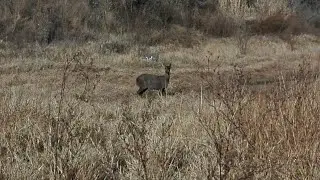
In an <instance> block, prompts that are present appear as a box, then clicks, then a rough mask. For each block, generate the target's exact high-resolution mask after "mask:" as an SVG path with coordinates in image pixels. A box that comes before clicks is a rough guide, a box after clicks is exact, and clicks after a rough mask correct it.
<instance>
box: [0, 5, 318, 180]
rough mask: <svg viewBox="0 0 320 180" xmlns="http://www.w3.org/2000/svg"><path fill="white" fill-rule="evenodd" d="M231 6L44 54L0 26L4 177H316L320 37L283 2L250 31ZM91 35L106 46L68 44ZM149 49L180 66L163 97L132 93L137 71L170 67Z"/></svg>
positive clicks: (239, 9)
mask: <svg viewBox="0 0 320 180" xmlns="http://www.w3.org/2000/svg"><path fill="white" fill-rule="evenodd" d="M6 2H7V1H6ZM24 2H29V1H24ZM64 2H68V1H64ZM90 2H95V1H90ZM107 2H109V1H107ZM110 2H111V1H110ZM226 2H231V1H221V3H220V7H219V8H218V9H219V10H218V11H219V12H218V13H215V14H214V15H212V16H211V17H210V18H207V17H208V16H209V14H208V13H204V14H200V15H199V16H198V17H193V19H192V20H190V19H189V20H186V22H190V21H192V23H190V24H191V25H190V24H186V25H183V23H182V21H181V24H179V23H177V24H166V23H169V22H164V25H163V27H161V28H160V27H158V28H155V29H152V30H149V29H144V28H143V25H141V26H139V25H137V24H136V25H133V24H130V26H132V27H131V28H134V27H133V26H137V27H139V28H134V31H133V32H129V31H128V30H126V29H125V28H126V26H127V25H128V24H126V21H124V26H122V25H120V24H121V23H120V22H119V24H118V25H119V26H121V28H120V27H119V29H122V28H124V30H123V32H117V31H120V30H119V29H117V30H115V29H108V28H107V29H108V35H104V34H100V33H97V34H98V35H97V36H94V35H95V33H93V32H91V31H92V29H94V28H92V26H88V28H87V29H81V28H82V25H79V26H78V27H81V28H79V29H78V30H79V31H71V30H70V29H69V30H70V31H65V32H61V34H60V35H61V36H60V37H61V38H62V39H64V41H58V40H59V38H56V39H54V42H55V43H50V44H49V45H42V44H41V43H26V44H23V45H22V44H16V43H15V42H16V40H17V39H15V38H18V37H19V36H17V35H18V34H20V33H22V34H23V33H26V34H29V33H30V32H36V31H33V30H34V29H29V30H31V31H30V32H29V31H22V29H24V28H22V29H20V30H21V31H18V30H19V29H17V27H14V29H15V30H11V31H9V30H7V29H6V31H0V32H2V34H1V33H0V34H1V35H2V36H0V37H1V38H2V37H4V36H6V37H8V39H10V38H12V39H10V40H8V39H7V40H2V41H0V64H1V66H0V127H1V129H0V179H68V180H69V179H99V180H100V179H146V180H148V179H319V178H320V158H319V157H320V142H319V139H320V131H319V129H320V121H319V119H320V104H319V102H320V82H319V68H320V64H319V63H320V49H319V44H320V39H319V36H317V33H318V31H317V30H318V29H313V28H312V27H310V26H309V25H306V24H305V25H304V26H303V28H302V26H299V27H301V29H300V28H297V27H298V26H297V25H296V24H297V23H299V22H300V21H299V20H297V19H295V18H296V17H295V16H287V15H284V14H281V13H272V12H278V10H279V9H282V10H283V4H281V3H280V1H277V2H278V3H277V4H272V3H271V5H273V6H271V5H269V6H268V4H267V3H266V4H263V5H260V6H261V7H264V10H265V11H266V12H263V13H264V14H265V15H267V14H269V15H270V16H268V17H267V18H262V19H260V20H255V21H250V22H249V21H248V22H247V25H248V26H245V28H244V29H242V25H241V23H240V25H239V24H238V23H237V22H236V20H239V18H240V19H241V17H242V18H243V17H244V16H246V14H247V13H249V10H250V8H249V9H248V7H243V6H241V5H238V4H236V3H234V4H233V6H232V7H228V3H226ZM237 2H238V1H237ZM270 2H272V1H270ZM281 2H282V1H281ZM38 3H39V2H38ZM59 3H62V1H61V2H60V1H57V4H51V6H54V5H59ZM69 3H71V1H69ZM22 4H23V3H22ZM25 4H26V3H25ZM13 5H16V4H14V3H13ZM47 5H50V3H47ZM91 5H92V4H91ZM78 6H84V4H81V3H79V4H78ZM78 6H76V7H74V8H79V7H78ZM229 6H230V4H229ZM2 7H4V6H2ZM19 7H20V9H21V5H20V6H19ZM36 7H37V8H40V9H41V8H44V6H40V5H38V6H36ZM168 7H170V6H168ZM210 7H211V8H213V6H210ZM266 7H268V10H267V8H266ZM70 8H71V7H70ZM4 9H5V8H4ZM13 9H14V11H16V10H17V11H18V10H19V8H18V6H17V7H16V8H13ZM227 9H229V10H230V11H226V10H227ZM172 11H174V10H172ZM6 12H7V16H2V17H9V14H10V13H9V12H8V11H6ZM32 12H33V11H32ZM32 12H30V13H31V14H32ZM36 12H38V13H39V12H43V11H36ZM71 12H73V13H75V12H78V11H71ZM71 12H70V13H71ZM84 12H87V13H89V12H90V10H89V9H85V10H84ZM124 12H126V11H124ZM3 13H4V14H5V11H3ZM78 13H79V12H78ZM118 13H120V14H121V13H123V12H121V11H119V12H118ZM58 14H59V13H58ZM77 15H78V16H77ZM109 15H110V14H109ZM114 15H116V14H114ZM38 16H40V15H39V14H38ZM76 16H77V17H79V14H76V13H75V14H72V13H71V14H69V16H68V17H70V18H71V17H73V18H74V17H76ZM110 16H111V15H110ZM255 16H256V17H258V16H259V15H255ZM17 17H18V16H17ZM41 17H45V16H41ZM83 17H91V18H92V17H93V16H85V15H84V16H83ZM164 17H167V16H164ZM19 18H21V16H20V17H19ZM46 18H47V17H46ZM4 19H5V18H3V19H2V20H4ZM40 19H41V18H40ZM62 19H63V22H64V23H66V22H67V19H68V18H66V17H63V18H62ZM165 19H166V18H165ZM2 20H0V29H1V27H2V26H1V23H3V22H7V23H8V24H10V23H11V22H10V18H9V19H7V21H2ZM22 20H23V18H22V19H19V20H17V21H22ZM35 20H36V18H34V19H24V20H23V22H24V23H25V24H24V25H26V24H29V25H30V24H33V23H34V21H35ZM38 20H39V19H38ZM108 20H109V21H108V22H111V19H108ZM144 20H145V19H144ZM166 20H168V19H166ZM119 21H120V20H119ZM183 21H184V20H183ZM12 22H14V20H13V19H12ZM81 22H82V21H81ZM83 22H86V23H87V25H88V23H89V22H92V19H91V20H90V19H89V20H88V19H84V21H83ZM137 22H138V21H137ZM140 22H141V21H140ZM142 22H147V21H142ZM275 22H276V23H275ZM279 22H280V24H282V25H284V26H285V27H283V26H280V27H279V26H278V24H279ZM86 23H85V24H86ZM112 23H114V22H113V21H112ZM17 24H19V23H16V24H15V25H14V26H16V25H17ZM89 24H90V23H89ZM243 24H245V23H243ZM107 25H110V24H107ZM10 27H13V26H10ZM20 27H21V26H20ZM28 27H35V26H28ZM90 27H91V28H92V29H91V28H90ZM108 27H111V26H108ZM230 27H231V28H232V27H234V29H233V30H230V29H228V28H230ZM266 27H271V28H270V29H269V28H266ZM112 28H114V27H113V26H112ZM219 28H220V30H219ZM107 29H104V30H107ZM217 29H218V30H217ZM84 30H85V31H86V33H87V35H88V34H90V37H91V35H92V37H95V38H97V37H99V38H100V40H97V39H96V40H90V41H89V39H90V38H89V39H86V40H85V41H76V42H71V41H68V40H66V39H68V38H63V37H72V36H73V35H74V36H75V37H78V36H81V35H83V33H84ZM109 30H110V33H109ZM80 31H81V32H80ZM233 31H234V32H233ZM67 32H68V33H74V34H66V33H67ZM137 32H140V33H141V32H144V33H148V36H146V34H140V35H139V33H137ZM49 34H50V33H49ZM288 34H289V35H288ZM20 35H21V34H20ZM56 35H58V34H56ZM22 36H23V37H27V38H26V39H24V40H25V42H28V41H29V42H33V41H34V40H35V41H38V40H39V41H38V42H41V38H40V39H38V40H37V39H32V38H31V39H29V38H28V37H29V36H24V35H22ZM217 36H218V37H217ZM30 37H37V36H30ZM43 37H45V39H47V38H48V36H43ZM43 37H42V38H43ZM49 37H50V38H52V37H51V36H50V35H49ZM70 39H72V38H70ZM47 40H48V39H47ZM52 40H53V39H52ZM149 51H154V52H157V53H159V54H160V62H171V63H172V64H173V67H172V76H171V80H170V85H169V90H168V95H167V96H160V95H158V94H157V93H153V92H151V93H148V94H147V95H146V96H145V97H142V98H141V97H139V96H138V95H136V91H137V90H138V87H137V86H136V85H135V78H136V77H137V76H138V75H139V74H140V73H144V72H148V73H157V74H162V73H163V71H164V69H163V67H161V65H160V62H159V63H153V62H146V61H144V60H143V59H142V56H143V55H144V54H145V53H147V52H149Z"/></svg>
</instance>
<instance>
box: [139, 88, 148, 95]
mask: <svg viewBox="0 0 320 180" xmlns="http://www.w3.org/2000/svg"><path fill="white" fill-rule="evenodd" d="M147 89H148V88H140V89H139V90H138V91H137V93H138V94H139V95H140V96H141V95H142V94H143V93H144V92H145V91H146V90H147Z"/></svg>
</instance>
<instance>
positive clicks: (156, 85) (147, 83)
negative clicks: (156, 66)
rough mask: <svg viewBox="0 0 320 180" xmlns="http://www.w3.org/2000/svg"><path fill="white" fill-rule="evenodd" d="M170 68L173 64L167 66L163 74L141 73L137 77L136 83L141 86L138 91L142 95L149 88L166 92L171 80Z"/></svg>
mask: <svg viewBox="0 0 320 180" xmlns="http://www.w3.org/2000/svg"><path fill="white" fill-rule="evenodd" d="M170 69H171V64H170V65H168V66H165V74H164V75H162V76H158V75H153V74H141V75H140V76H138V77H137V79H136V84H137V86H139V90H138V91H137V93H138V94H139V95H142V94H143V93H144V92H145V91H147V90H159V91H161V92H162V93H163V94H164V93H165V92H166V89H167V87H168V84H169V80H170Z"/></svg>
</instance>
